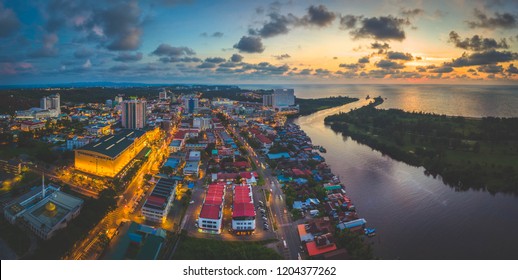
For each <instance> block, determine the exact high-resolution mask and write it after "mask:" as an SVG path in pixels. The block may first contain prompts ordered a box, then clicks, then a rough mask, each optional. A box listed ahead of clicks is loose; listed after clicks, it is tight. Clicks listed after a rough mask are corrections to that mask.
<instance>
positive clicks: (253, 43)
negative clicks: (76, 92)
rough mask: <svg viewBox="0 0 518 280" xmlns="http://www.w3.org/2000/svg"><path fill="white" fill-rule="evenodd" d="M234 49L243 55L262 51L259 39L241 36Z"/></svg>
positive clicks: (262, 47) (261, 43)
mask: <svg viewBox="0 0 518 280" xmlns="http://www.w3.org/2000/svg"><path fill="white" fill-rule="evenodd" d="M234 48H235V49H238V50H239V51H240V52H245V53H262V52H263V51H264V46H263V42H262V40H261V38H260V37H254V36H243V37H241V39H240V40H239V42H238V43H237V44H235V45H234Z"/></svg>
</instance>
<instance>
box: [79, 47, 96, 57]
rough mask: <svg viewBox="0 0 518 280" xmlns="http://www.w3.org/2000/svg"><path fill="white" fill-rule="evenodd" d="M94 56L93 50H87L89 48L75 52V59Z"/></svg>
mask: <svg viewBox="0 0 518 280" xmlns="http://www.w3.org/2000/svg"><path fill="white" fill-rule="evenodd" d="M93 54H94V51H93V50H91V49H87V48H80V49H78V50H76V51H75V52H74V57H75V58H80V59H82V58H87V57H90V56H92V55H93Z"/></svg>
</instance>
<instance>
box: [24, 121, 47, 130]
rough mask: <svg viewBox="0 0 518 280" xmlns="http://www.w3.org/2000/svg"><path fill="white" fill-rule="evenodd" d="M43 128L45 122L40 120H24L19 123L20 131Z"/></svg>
mask: <svg viewBox="0 0 518 280" xmlns="http://www.w3.org/2000/svg"><path fill="white" fill-rule="evenodd" d="M44 128H45V122H40V121H24V122H22V123H21V126H20V129H21V130H22V131H35V130H41V129H44Z"/></svg>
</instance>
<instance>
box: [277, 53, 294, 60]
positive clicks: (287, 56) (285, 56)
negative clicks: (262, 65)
mask: <svg viewBox="0 0 518 280" xmlns="http://www.w3.org/2000/svg"><path fill="white" fill-rule="evenodd" d="M273 57H275V59H277V60H283V59H288V58H290V57H291V55H289V54H287V53H285V54H281V55H274V56H273Z"/></svg>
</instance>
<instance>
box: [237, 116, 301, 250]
mask: <svg viewBox="0 0 518 280" xmlns="http://www.w3.org/2000/svg"><path fill="white" fill-rule="evenodd" d="M230 127H231V126H230ZM230 129H231V131H232V132H233V134H234V135H235V136H236V138H237V139H238V140H239V141H240V142H241V143H242V144H243V145H244V147H245V148H246V149H247V151H248V154H249V157H250V159H251V160H252V161H253V162H255V164H256V165H257V173H258V174H259V175H260V176H261V177H262V178H264V182H265V186H264V187H265V189H266V191H270V192H271V195H270V200H269V201H268V202H267V204H268V207H269V208H270V211H271V213H272V216H273V219H274V221H275V223H276V225H277V230H276V233H277V237H278V239H279V240H281V241H284V240H286V245H287V248H285V247H284V244H283V245H282V247H283V249H282V251H283V255H284V257H285V258H286V259H291V260H297V259H298V257H299V246H300V240H299V235H298V233H297V228H296V224H295V223H293V222H292V220H291V215H290V213H289V212H288V211H287V209H288V208H287V207H286V199H285V197H284V193H283V192H282V189H281V185H280V184H279V182H278V181H277V178H276V177H275V176H274V175H272V171H271V170H270V167H269V166H268V164H267V163H266V162H265V161H264V160H263V159H261V158H260V157H259V156H258V155H257V153H256V152H255V151H254V149H253V148H252V147H250V145H248V142H247V141H246V140H245V139H244V138H243V137H242V136H241V135H240V134H239V133H237V131H236V130H235V128H234V127H231V128H230ZM268 186H269V188H268ZM282 243H283V242H282Z"/></svg>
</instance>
